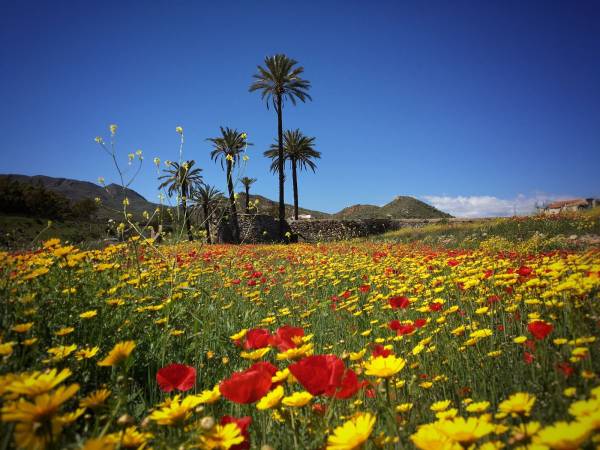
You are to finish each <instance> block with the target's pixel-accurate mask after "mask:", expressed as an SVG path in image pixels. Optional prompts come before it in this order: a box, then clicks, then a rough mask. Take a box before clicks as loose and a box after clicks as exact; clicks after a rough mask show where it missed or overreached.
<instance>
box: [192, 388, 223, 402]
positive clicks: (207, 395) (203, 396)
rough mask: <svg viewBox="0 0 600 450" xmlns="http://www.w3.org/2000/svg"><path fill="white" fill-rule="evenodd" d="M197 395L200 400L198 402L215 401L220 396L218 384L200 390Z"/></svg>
mask: <svg viewBox="0 0 600 450" xmlns="http://www.w3.org/2000/svg"><path fill="white" fill-rule="evenodd" d="M197 397H198V399H199V400H200V403H208V404H210V403H215V402H216V401H218V400H219V399H220V398H221V391H220V390H219V385H218V384H217V385H216V386H215V387H214V388H212V389H207V390H204V391H202V392H201V393H200V394H199V395H198V396H197Z"/></svg>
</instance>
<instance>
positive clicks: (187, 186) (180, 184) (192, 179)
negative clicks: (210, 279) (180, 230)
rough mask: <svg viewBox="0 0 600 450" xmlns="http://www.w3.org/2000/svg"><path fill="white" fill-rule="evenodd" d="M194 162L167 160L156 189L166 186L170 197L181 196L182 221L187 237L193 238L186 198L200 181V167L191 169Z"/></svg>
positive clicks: (191, 239)
mask: <svg viewBox="0 0 600 450" xmlns="http://www.w3.org/2000/svg"><path fill="white" fill-rule="evenodd" d="M195 163H196V162H195V161H194V160H193V159H192V160H191V161H184V162H183V163H181V164H179V163H176V162H173V161H167V165H168V166H169V168H168V169H164V170H163V172H165V175H162V176H160V177H158V179H159V180H165V181H163V182H162V183H161V184H160V186H158V189H163V188H165V187H166V188H167V194H168V196H169V197H171V196H172V195H173V194H177V195H178V197H181V208H182V209H183V223H184V225H185V228H186V230H187V235H188V239H189V240H190V241H193V240H194V236H193V235H192V228H191V225H190V220H189V215H188V209H187V199H188V198H189V197H190V195H191V193H192V191H193V190H194V189H195V187H196V186H197V185H198V184H200V183H201V182H202V175H200V172H202V169H200V168H199V167H197V168H195V169H193V167H194V164H195Z"/></svg>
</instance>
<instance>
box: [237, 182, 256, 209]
mask: <svg viewBox="0 0 600 450" xmlns="http://www.w3.org/2000/svg"><path fill="white" fill-rule="evenodd" d="M240 181H241V182H242V184H243V185H244V190H245V191H246V214H248V213H249V212H250V186H252V185H253V184H254V183H256V178H248V177H244V178H242V179H241V180H240Z"/></svg>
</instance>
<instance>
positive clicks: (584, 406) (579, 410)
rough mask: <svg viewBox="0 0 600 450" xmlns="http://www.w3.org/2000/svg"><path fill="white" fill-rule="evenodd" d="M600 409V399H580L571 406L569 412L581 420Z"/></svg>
mask: <svg viewBox="0 0 600 450" xmlns="http://www.w3.org/2000/svg"><path fill="white" fill-rule="evenodd" d="M597 411H600V399H597V398H595V399H591V400H580V401H578V402H574V403H572V404H571V406H570V407H569V414H571V415H572V416H573V417H575V418H577V419H579V420H581V419H582V418H584V417H589V416H591V415H592V414H594V413H595V412H597Z"/></svg>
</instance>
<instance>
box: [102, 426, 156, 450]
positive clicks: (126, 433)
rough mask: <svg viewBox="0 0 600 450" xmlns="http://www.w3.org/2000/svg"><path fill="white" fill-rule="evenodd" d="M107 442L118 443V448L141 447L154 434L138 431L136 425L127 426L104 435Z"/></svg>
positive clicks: (143, 446) (144, 445)
mask: <svg viewBox="0 0 600 450" xmlns="http://www.w3.org/2000/svg"><path fill="white" fill-rule="evenodd" d="M106 437H107V439H108V440H109V442H111V443H112V444H114V445H118V446H119V448H125V449H127V448H131V449H143V448H146V444H147V443H148V440H149V439H152V438H153V437H154V436H153V435H152V433H148V432H142V431H138V429H137V427H135V426H134V427H127V428H126V429H124V430H123V431H118V432H116V433H111V434H109V435H107V436H106Z"/></svg>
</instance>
